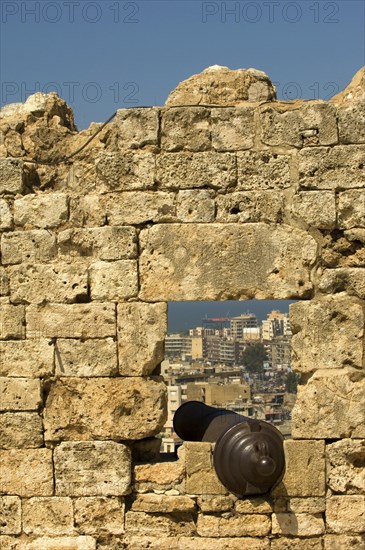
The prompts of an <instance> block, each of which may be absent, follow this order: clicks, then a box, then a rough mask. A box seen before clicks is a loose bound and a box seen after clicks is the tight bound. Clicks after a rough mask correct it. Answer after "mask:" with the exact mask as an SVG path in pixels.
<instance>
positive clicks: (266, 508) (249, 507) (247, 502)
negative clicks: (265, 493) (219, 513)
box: [234, 496, 273, 514]
mask: <svg viewBox="0 0 365 550" xmlns="http://www.w3.org/2000/svg"><path fill="white" fill-rule="evenodd" d="M234 509H235V510H236V512H238V513H239V514H270V513H271V512H272V511H273V503H272V501H270V500H268V499H266V498H264V497H260V496H255V497H247V498H244V499H239V500H237V501H236V503H235V506H234Z"/></svg>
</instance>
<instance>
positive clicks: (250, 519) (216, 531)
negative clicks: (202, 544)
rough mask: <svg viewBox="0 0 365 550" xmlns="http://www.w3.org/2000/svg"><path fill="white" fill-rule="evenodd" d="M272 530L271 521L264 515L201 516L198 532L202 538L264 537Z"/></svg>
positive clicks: (199, 517)
mask: <svg viewBox="0 0 365 550" xmlns="http://www.w3.org/2000/svg"><path fill="white" fill-rule="evenodd" d="M270 530H271V521H270V518H269V517H268V516H264V515H263V514H250V515H247V516H232V517H229V518H224V517H219V516H208V515H201V514H200V515H199V516H198V523H197V531H198V534H199V535H200V536H201V537H209V536H210V537H232V536H233V537H247V536H251V537H263V536H265V535H268V534H269V533H270Z"/></svg>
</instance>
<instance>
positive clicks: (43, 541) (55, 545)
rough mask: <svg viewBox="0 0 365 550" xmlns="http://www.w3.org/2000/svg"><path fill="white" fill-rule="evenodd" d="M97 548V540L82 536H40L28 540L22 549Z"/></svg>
mask: <svg viewBox="0 0 365 550" xmlns="http://www.w3.org/2000/svg"><path fill="white" fill-rule="evenodd" d="M40 549H42V550H96V540H95V539H94V538H92V537H90V536H85V537H83V536H81V537H39V538H37V539H35V540H34V541H31V542H27V543H25V544H24V546H23V547H22V548H21V550H40Z"/></svg>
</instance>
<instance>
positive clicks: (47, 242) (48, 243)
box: [1, 229, 57, 265]
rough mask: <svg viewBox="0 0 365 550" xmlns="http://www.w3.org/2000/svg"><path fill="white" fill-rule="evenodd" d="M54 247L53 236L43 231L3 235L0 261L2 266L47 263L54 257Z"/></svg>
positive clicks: (54, 240)
mask: <svg viewBox="0 0 365 550" xmlns="http://www.w3.org/2000/svg"><path fill="white" fill-rule="evenodd" d="M55 245H56V238H55V236H54V235H52V234H51V233H50V232H49V231H47V230H45V229H35V230H34V231H13V232H11V233H4V234H3V235H2V237H1V261H2V263H3V264H4V265H14V264H20V263H22V262H32V263H33V262H36V263H37V262H38V263H41V262H48V261H49V260H53V259H54V258H55V256H56V252H57V250H56V246H55Z"/></svg>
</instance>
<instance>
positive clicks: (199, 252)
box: [0, 67, 365, 550]
mask: <svg viewBox="0 0 365 550" xmlns="http://www.w3.org/2000/svg"><path fill="white" fill-rule="evenodd" d="M363 75H364V73H363V72H360V73H358V74H357V75H356V77H355V79H354V81H353V83H352V84H351V85H350V86H349V87H348V88H347V89H346V90H345V91H344V92H342V94H339V96H337V97H336V98H334V99H333V100H332V101H330V102H324V101H287V102H281V101H276V100H275V92H274V89H273V87H272V85H271V83H270V81H269V79H268V78H267V77H266V75H264V74H263V73H260V72H259V71H254V70H250V71H234V72H233V71H229V70H228V69H223V68H219V67H213V68H211V69H208V70H206V71H204V72H203V73H202V75H199V76H195V77H193V78H192V79H191V80H188V81H186V82H184V83H182V84H181V85H180V86H179V87H178V88H177V89H176V90H175V91H174V92H173V94H171V96H170V97H169V100H168V101H167V104H166V106H165V107H151V108H147V109H142V108H135V109H130V110H120V111H118V113H117V116H116V118H115V120H114V122H112V123H110V124H108V125H107V126H106V127H105V128H103V129H101V131H100V133H99V134H98V135H97V137H96V138H95V139H94V140H93V141H92V143H91V144H90V145H88V146H87V147H86V148H84V149H83V150H82V151H81V152H80V153H78V154H77V155H75V156H74V157H73V158H72V159H71V160H69V161H68V162H60V163H57V160H58V159H60V158H62V157H64V156H66V155H69V154H71V153H72V152H73V151H75V150H76V149H77V148H78V147H80V146H81V145H83V144H84V143H85V142H86V140H87V139H88V138H89V137H91V136H92V135H93V134H94V133H95V132H96V130H98V129H100V128H101V125H97V124H93V125H92V126H91V127H90V128H89V129H88V130H85V131H82V132H77V131H76V128H75V125H74V122H73V114H72V112H71V110H70V109H69V108H68V107H67V105H66V104H65V103H64V102H63V101H62V100H60V99H59V98H58V97H57V96H56V95H54V94H49V95H42V94H36V95H34V96H31V97H30V98H29V99H28V100H27V101H26V102H25V103H24V104H16V105H9V106H7V107H6V108H5V109H3V111H2V114H1V118H0V132H1V133H0V138H1V139H0V154H1V155H2V159H1V164H0V193H1V198H0V234H1V266H0V295H1V297H0V307H1V309H0V376H1V385H2V388H1V392H0V396H1V398H0V400H1V403H0V404H1V414H0V422H1V426H0V446H1V451H0V454H1V464H2V465H1V469H0V489H1V493H2V495H3V496H1V497H0V499H1V500H0V506H1V514H2V515H1V520H0V529H1V537H0V546H1V548H2V549H4V550H9V549H12V550H13V549H14V550H15V549H16V550H92V549H96V548H97V549H100V550H101V549H103V550H117V549H121V548H126V549H129V550H132V549H135V550H140V549H141V548H151V549H153V548H155V549H159V550H163V549H181V550H182V549H184V550H185V549H190V548H191V549H194V550H196V549H202V550H203V549H204V550H214V549H217V550H218V549H219V550H221V549H223V550H224V549H234V548H237V549H238V548H240V549H241V548H244V549H246V550H269V549H271V550H279V549H280V550H290V549H294V548H295V550H307V549H310V550H319V549H324V550H343V549H348V548H351V549H359V550H360V548H363V546H362V545H363V543H364V541H363V539H362V538H361V537H362V535H361V533H362V532H363V531H364V525H365V518H364V493H365V490H364V468H363V467H364V464H365V440H364V438H365V423H364V411H365V403H364V399H365V392H364V311H365V310H364V299H365V284H364V277H363V275H364V266H365V251H364V250H365V249H364V243H365V223H364V216H365V204H364V201H365V198H364V183H365V177H364V145H363V144H364V143H365V124H364V113H365V110H364V103H363V94H362V93H361V89H362V88H361V86H362V83H363ZM29 159H33V160H34V159H37V160H38V161H40V160H41V161H47V162H49V163H50V164H42V163H40V162H38V163H37V164H35V163H30V162H27V160H29ZM254 297H255V298H262V299H297V300H298V302H297V303H296V304H294V305H293V306H291V312H290V313H291V320H292V326H293V334H294V336H293V362H294V368H295V370H296V371H297V372H298V373H300V374H301V375H302V382H301V385H300V387H299V393H298V399H297V404H296V406H295V409H294V411H293V439H291V440H287V441H286V442H285V453H286V461H287V471H286V475H285V477H284V480H283V482H282V483H281V484H280V485H279V486H278V487H277V488H276V489H275V490H274V491H273V492H272V494H270V495H267V497H266V498H264V497H257V498H245V499H237V498H236V497H235V496H234V495H232V494H227V492H226V490H225V488H224V487H223V486H222V485H221V484H220V483H219V481H218V479H217V477H216V475H215V472H214V470H213V468H212V457H211V453H212V447H211V444H208V443H186V444H184V446H183V447H182V448H181V449H180V453H179V458H178V460H175V461H174V460H171V461H170V462H163V461H161V459H160V458H159V456H158V439H156V438H154V436H155V435H156V434H158V432H159V430H160V429H161V427H162V426H163V424H164V422H165V418H166V388H165V385H164V382H163V380H162V379H161V378H160V376H159V364H160V363H161V360H162V358H163V340H164V336H165V333H166V314H167V302H168V301H169V300H225V299H234V300H236V299H240V300H246V299H251V298H254Z"/></svg>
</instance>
